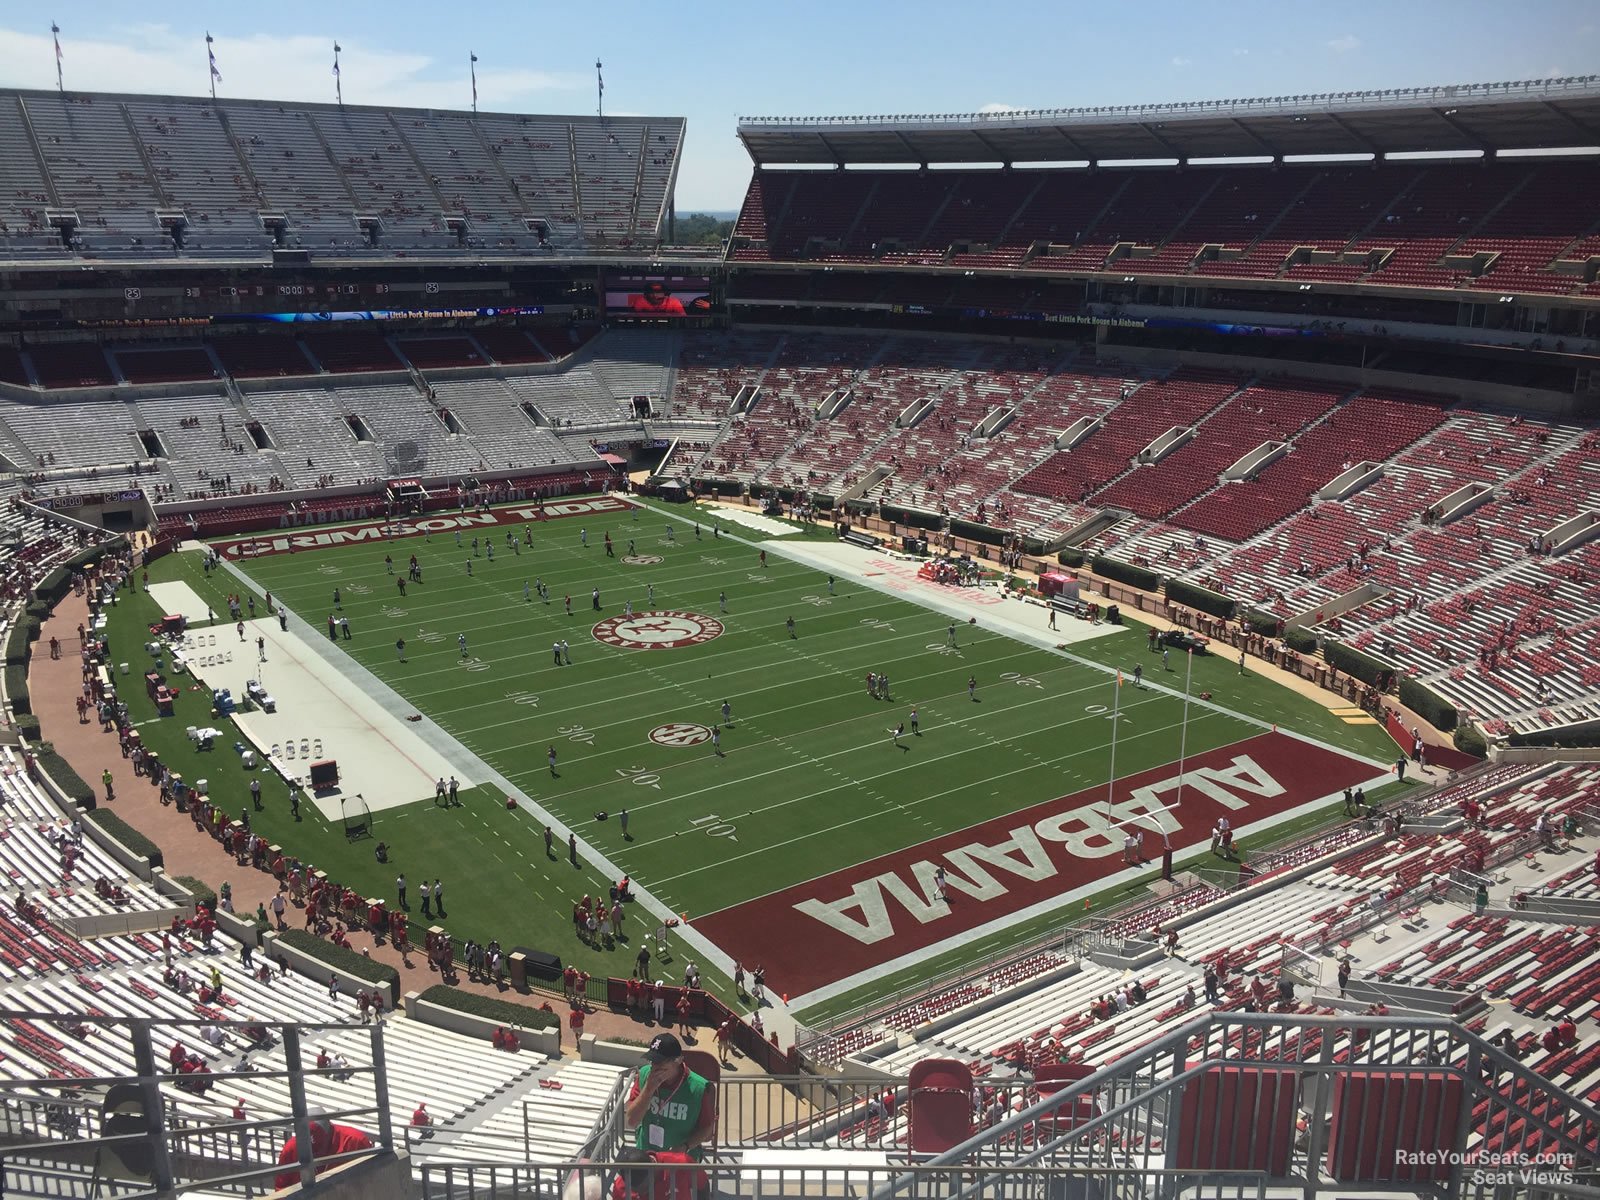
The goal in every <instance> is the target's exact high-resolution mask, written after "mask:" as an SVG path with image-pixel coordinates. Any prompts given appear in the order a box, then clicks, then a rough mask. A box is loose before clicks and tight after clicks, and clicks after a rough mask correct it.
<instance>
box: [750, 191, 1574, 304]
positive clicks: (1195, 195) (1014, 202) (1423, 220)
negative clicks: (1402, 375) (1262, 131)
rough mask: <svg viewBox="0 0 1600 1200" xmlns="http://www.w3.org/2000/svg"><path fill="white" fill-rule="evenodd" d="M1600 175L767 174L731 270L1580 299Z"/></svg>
mask: <svg viewBox="0 0 1600 1200" xmlns="http://www.w3.org/2000/svg"><path fill="white" fill-rule="evenodd" d="M1597 172H1600V166H1597V165H1596V164H1595V163H1594V162H1593V161H1592V160H1584V161H1576V160H1573V161H1561V160H1557V161H1547V162H1541V163H1529V162H1517V161H1508V160H1484V161H1477V162H1455V163H1433V164H1416V163H1404V164H1401V163H1395V164H1389V165H1387V166H1385V167H1383V168H1382V169H1373V168H1372V167H1370V166H1362V167H1349V166H1341V165H1334V164H1328V165H1317V164H1305V163H1299V164H1274V165H1273V166H1272V167H1271V168H1266V167H1249V166H1232V167H1226V166H1213V167H1196V166H1194V165H1192V164H1191V165H1189V166H1188V167H1187V168H1186V169H1185V170H1183V171H1181V172H1178V171H1171V170H1164V169H1149V168H1144V169H1122V170H1106V169H1101V170H1097V171H1092V172H1091V171H1085V170H1048V171H1026V172H1018V171H995V170H965V171H945V170H941V171H921V172H904V171H895V172H890V171H871V170H860V171H849V172H843V173H833V174H826V173H823V174H819V173H815V172H800V171H781V170H770V169H768V170H764V171H760V172H758V173H757V174H756V175H755V176H754V178H753V179H752V181H751V184H750V187H749V190H748V191H747V193H746V196H745V200H744V205H743V207H742V209H741V211H740V214H739V218H738V220H737V222H736V223H735V226H734V231H733V239H734V241H733V249H732V250H731V252H730V258H731V259H732V260H733V261H735V262H738V263H759V262H767V261H771V262H787V261H807V262H822V263H850V264H872V263H882V264H886V265H888V264H894V265H907V264H919V265H938V266H951V267H963V268H999V269H1009V270H1016V269H1029V270H1049V271H1059V272H1100V271H1103V272H1111V273H1115V274H1117V275H1119V276H1126V275H1168V276H1171V275H1197V276H1210V277H1217V278H1222V277H1231V278H1255V279H1290V280H1297V281H1319V280H1320V281H1350V282H1355V281H1359V282H1362V283H1367V284H1381V285H1389V286H1398V287H1411V288H1449V289H1456V288H1490V289H1499V290H1502V291H1530V292H1540V293H1551V294H1556V293H1562V292H1577V291H1581V290H1583V289H1585V287H1586V285H1587V284H1588V280H1589V271H1590V262H1589V259H1590V255H1591V253H1592V248H1591V245H1590V243H1589V242H1588V240H1586V239H1588V238H1590V237H1592V236H1593V235H1595V234H1596V232H1597V231H1600V230H1597V226H1600V222H1597V221H1596V218H1595V214H1594V212H1593V211H1592V210H1591V209H1589V208H1586V207H1585V206H1584V205H1582V204H1581V203H1580V202H1578V201H1577V200H1576V197H1578V196H1581V195H1583V194H1584V192H1585V191H1587V190H1589V189H1592V188H1593V187H1594V185H1595V182H1596V181H1597V179H1600V175H1597Z"/></svg>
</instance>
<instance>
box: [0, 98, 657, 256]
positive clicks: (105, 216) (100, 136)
mask: <svg viewBox="0 0 1600 1200" xmlns="http://www.w3.org/2000/svg"><path fill="white" fill-rule="evenodd" d="M683 125H684V123H683V120H682V119H681V118H673V117H621V116H617V117H606V118H591V117H539V116H519V115H515V114H507V113H483V114H477V113H466V112H442V111H434V110H421V109H381V108H369V107H361V106H355V105H344V106H337V107H336V106H332V105H315V104H276V103H271V102H257V101H237V100H206V99H202V98H190V97H142V96H116V95H105V94H94V93H68V94H59V95H58V94H56V93H51V92H30V91H10V92H6V93H0V179H4V180H6V190H5V192H4V193H0V252H9V254H10V255H11V256H13V257H18V258H31V259H38V258H50V257H61V258H65V257H67V256H69V255H81V256H85V257H94V258H107V257H117V258H126V257H151V256H156V255H168V256H170V255H173V254H175V253H176V254H182V255H185V256H188V257H206V256H229V257H239V256H249V257H255V258H264V257H266V256H267V255H269V254H270V253H271V251H272V250H273V249H274V247H284V246H287V247H291V248H300V249H305V250H311V251H328V252H332V253H336V254H339V255H347V254H352V253H355V254H360V253H366V252H372V251H379V250H388V251H391V252H393V251H400V252H404V253H409V254H419V253H430V252H431V253H438V254H450V253H461V252H472V253H477V254H481V253H483V252H486V251H521V252H529V251H536V250H542V249H547V248H551V249H553V248H560V249H563V250H573V249H582V248H584V247H587V246H606V245H611V246H617V245H621V246H653V245H654V244H655V243H656V242H657V241H658V240H659V236H660V231H661V226H662V222H663V219H664V217H665V214H666V211H667V202H668V199H669V197H668V192H669V188H670V184H671V180H672V179H673V177H674V170H675V166H676V163H677V159H678V155H679V154H680V153H681V148H682V142H683ZM47 210H48V212H49V215H48V216H47Z"/></svg>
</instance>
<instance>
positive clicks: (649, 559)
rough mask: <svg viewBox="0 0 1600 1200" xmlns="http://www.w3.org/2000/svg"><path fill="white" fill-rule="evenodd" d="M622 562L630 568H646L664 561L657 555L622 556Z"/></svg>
mask: <svg viewBox="0 0 1600 1200" xmlns="http://www.w3.org/2000/svg"><path fill="white" fill-rule="evenodd" d="M622 561H623V562H625V563H627V564H628V565H629V566H630V567H648V566H652V565H654V564H655V563H658V562H664V561H665V560H664V559H663V558H662V557H661V555H659V554H624V555H623V556H622Z"/></svg>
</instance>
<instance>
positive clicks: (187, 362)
mask: <svg viewBox="0 0 1600 1200" xmlns="http://www.w3.org/2000/svg"><path fill="white" fill-rule="evenodd" d="M540 336H543V337H545V338H547V339H548V340H549V341H550V343H551V345H552V346H553V347H554V348H555V353H552V352H551V351H549V350H546V349H545V347H544V346H543V345H541V344H540V342H539V341H538V338H537V337H536V336H535V334H534V333H533V332H532V331H529V330H522V329H514V328H510V327H505V326H485V327H482V328H478V329H473V330H471V331H469V332H463V333H460V334H456V335H431V336H414V337H406V336H397V337H394V338H388V337H385V336H384V335H382V334H380V333H376V332H373V331H370V330H351V331H339V332H330V331H319V332H317V333H313V334H309V335H307V336H305V337H284V336H282V335H277V334H264V335H250V334H243V335H234V336H224V337H219V338H217V339H216V340H214V341H210V342H205V343H198V342H191V343H187V344H180V345H176V346H145V345H142V344H138V343H132V344H129V343H117V344H104V345H102V344H100V343H96V342H83V341H68V342H34V343H29V344H26V345H23V346H20V347H10V346H7V347H4V348H0V381H4V382H7V383H17V384H21V385H23V386H26V387H35V388H42V389H45V390H47V391H59V390H64V389H68V388H81V387H101V388H104V387H111V386H114V385H116V384H120V383H127V384H134V385H148V384H161V383H182V382H192V381H196V380H210V379H220V378H222V376H224V375H232V376H234V377H235V378H238V379H250V378H261V377H264V376H265V377H277V378H282V377H286V376H300V375H318V374H322V373H327V374H331V375H341V374H352V373H360V372H367V371H399V370H403V369H407V368H414V369H416V370H420V371H429V370H435V369H439V368H446V367H491V366H494V365H497V364H504V365H512V366H516V365H522V364H527V363H542V362H548V361H550V360H551V359H552V358H554V357H556V356H557V355H560V354H567V353H570V348H569V343H568V340H567V339H566V338H565V337H563V336H562V335H561V334H560V332H559V331H554V332H553V331H551V330H543V331H541V333H540ZM655 352H656V353H665V349H664V348H662V349H660V350H657V351H655ZM649 382H653V383H655V384H656V385H657V386H660V384H661V380H659V379H656V378H655V377H654V376H652V377H651V379H650V380H649Z"/></svg>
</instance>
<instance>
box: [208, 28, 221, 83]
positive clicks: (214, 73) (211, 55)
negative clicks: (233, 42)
mask: <svg viewBox="0 0 1600 1200" xmlns="http://www.w3.org/2000/svg"><path fill="white" fill-rule="evenodd" d="M215 40H216V39H215V38H213V37H212V36H211V35H210V34H209V33H207V34H206V58H207V59H209V60H210V62H211V82H212V83H213V84H218V83H221V82H222V72H221V71H219V70H217V52H216V50H214V49H213V48H212V43H213V42H215Z"/></svg>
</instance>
